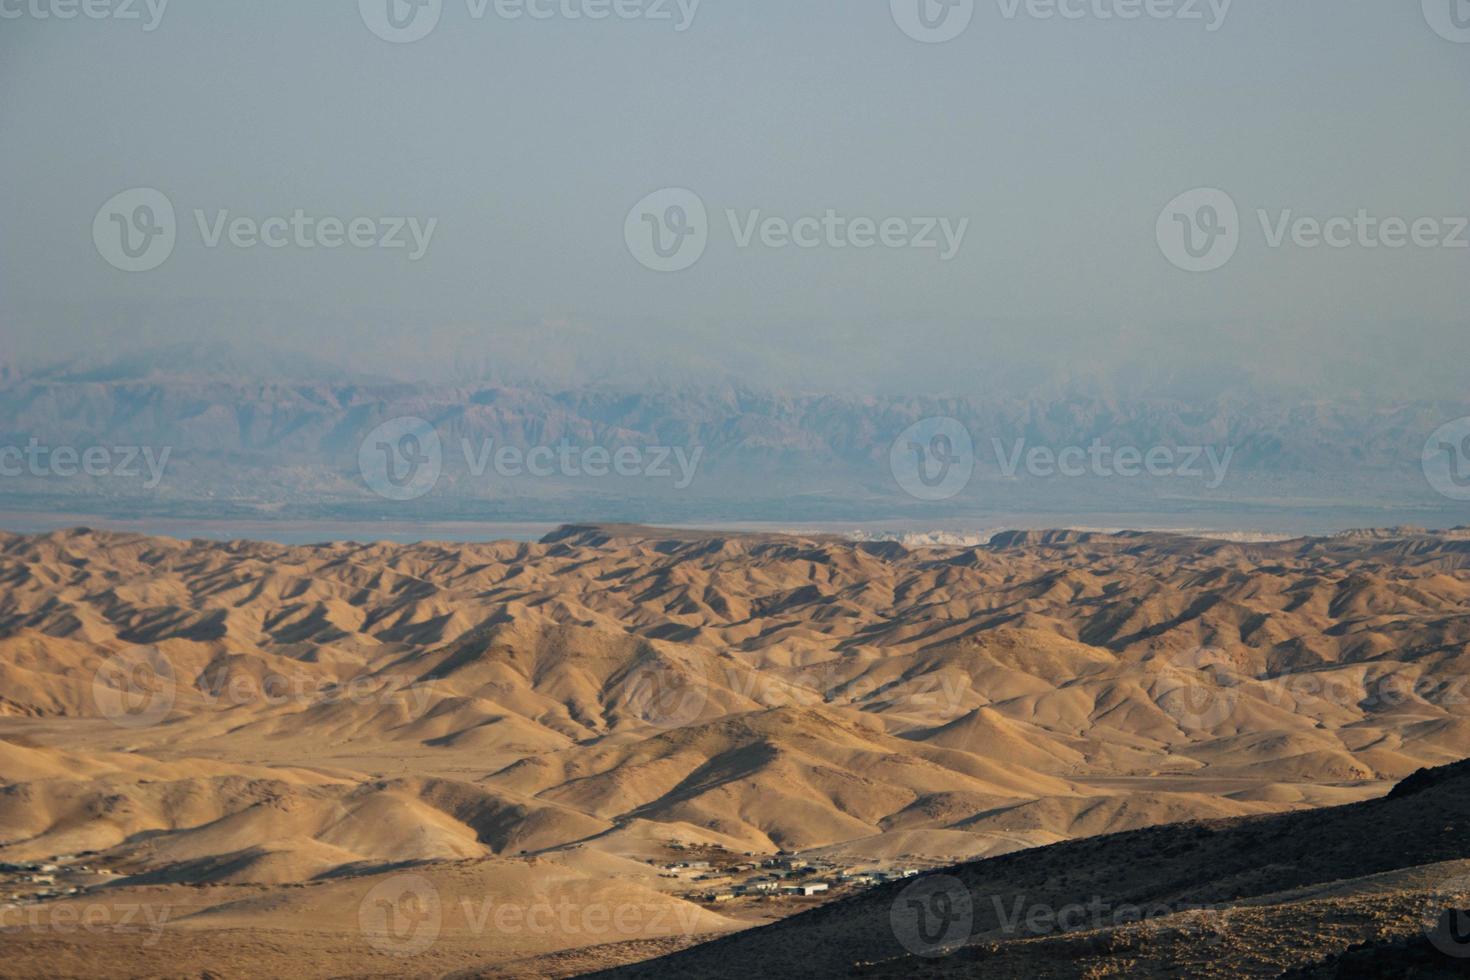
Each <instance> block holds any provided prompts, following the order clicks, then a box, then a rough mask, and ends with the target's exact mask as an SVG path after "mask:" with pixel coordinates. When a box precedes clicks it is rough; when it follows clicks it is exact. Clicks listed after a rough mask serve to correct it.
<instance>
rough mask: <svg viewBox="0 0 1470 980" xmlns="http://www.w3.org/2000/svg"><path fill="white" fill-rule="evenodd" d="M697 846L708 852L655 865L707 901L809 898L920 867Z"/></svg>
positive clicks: (863, 885) (892, 877)
mask: <svg viewBox="0 0 1470 980" xmlns="http://www.w3.org/2000/svg"><path fill="white" fill-rule="evenodd" d="M670 847H671V848H672V849H674V850H684V849H685V847H684V846H683V845H674V844H670ZM699 850H700V851H701V852H703V853H707V854H708V856H707V857H703V858H699V859H693V858H691V859H689V860H678V861H668V862H664V863H662V864H661V865H660V866H659V876H660V877H662V878H673V879H678V880H680V881H683V882H688V883H689V884H691V885H692V886H694V887H693V888H692V889H690V890H689V891H687V892H685V893H684V897H685V898H687V899H689V900H691V901H699V902H708V903H719V902H730V901H734V900H736V899H739V898H755V899H773V898H809V897H812V896H820V895H823V894H825V893H833V892H838V891H848V890H854V889H863V888H869V887H872V886H873V885H880V884H883V883H884V882H887V881H896V880H898V879H901V878H912V877H914V876H915V875H917V874H919V871H920V869H919V868H917V867H909V866H896V867H891V868H881V869H857V868H851V867H845V866H843V865H840V864H836V863H834V862H832V861H830V860H827V859H825V858H821V857H813V858H804V857H801V856H800V855H799V854H794V853H787V852H782V853H780V854H778V855H776V856H775V857H768V858H762V857H760V856H758V855H755V854H754V853H751V852H747V853H746V854H745V855H744V857H743V858H742V857H740V856H737V855H735V854H733V853H731V852H729V851H723V850H721V849H719V848H701V849H699ZM654 863H657V862H654Z"/></svg>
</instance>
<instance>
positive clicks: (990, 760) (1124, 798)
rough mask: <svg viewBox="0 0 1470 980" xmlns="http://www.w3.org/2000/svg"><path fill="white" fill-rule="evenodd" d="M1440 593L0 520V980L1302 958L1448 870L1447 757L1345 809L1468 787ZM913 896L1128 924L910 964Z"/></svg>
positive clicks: (903, 560)
mask: <svg viewBox="0 0 1470 980" xmlns="http://www.w3.org/2000/svg"><path fill="white" fill-rule="evenodd" d="M1467 566H1470V531H1451V532H1438V533H1431V532H1424V531H1417V530H1412V529H1404V530H1396V531H1374V532H1360V533H1354V534H1347V535H1341V536H1338V537H1334V538H1325V539H1300V540H1292V541H1282V542H1273V543H1261V544H1247V543H1239V542H1225V541H1207V540H1200V539H1189V538H1182V537H1172V536H1168V535H1159V534H1139V533H1124V534H1116V535H1102V534H1085V533H1078V532H1049V533H1035V532H1027V533H1020V532H1017V533H1010V534H1002V535H1000V536H998V537H996V538H995V539H994V540H992V541H991V542H990V543H989V544H988V545H982V546H977V547H929V548H914V549H908V548H905V547H903V546H901V545H898V544H895V543H890V542H862V543H858V542H850V541H845V540H841V539H838V538H825V537H797V536H781V535H723V534H716V533H696V532H672V531H660V530H655V529H647V528H636V527H612V526H601V527H594V526H583V527H577V526H571V527H566V528H563V529H562V530H560V531H558V532H556V533H554V534H552V535H550V536H548V537H547V538H546V539H545V540H543V541H541V542H539V543H516V542H507V543H496V544H484V545H473V544H453V545H451V544H419V545H404V546H400V545H387V544H345V543H344V544H331V545H321V546H313V547H287V546H281V545H271V544H259V543H248V542H233V543H229V544H219V543H211V542H203V541H195V542H181V541H175V540H169V539H162V538H147V537H140V536H132V535H123V534H116V533H109V532H102V531H89V530H75V531H68V532H58V533H54V534H47V535H39V536H17V535H0V909H3V916H4V919H3V921H0V951H3V954H4V956H3V965H0V973H3V974H5V975H14V976H93V975H97V973H98V964H99V963H105V964H106V968H107V969H106V972H107V973H108V974H109V975H178V976H199V975H205V974H208V975H213V976H247V975H248V976H261V975H275V976H342V975H446V974H456V975H465V976H482V975H503V976H525V975H544V976H564V975H576V974H580V973H585V972H590V971H593V970H596V969H600V968H605V967H615V966H619V965H621V964H628V963H634V962H637V961H645V960H651V959H652V958H654V957H658V956H660V955H662V954H667V953H671V952H675V951H677V950H679V949H682V948H683V947H687V946H691V945H694V944H695V943H698V942H703V941H706V940H710V939H718V938H719V937H721V936H724V935H725V934H728V933H734V932H737V931H740V932H741V935H739V936H730V937H728V938H726V939H725V940H723V941H722V943H721V944H718V945H715V946H711V947H709V948H708V949H698V950H693V951H690V952H688V953H685V954H682V955H684V956H686V957H690V959H688V960H680V959H675V960H672V961H670V963H669V964H668V965H665V964H663V963H662V962H661V961H657V960H654V961H653V962H652V963H651V964H650V965H648V966H647V967H645V968H643V969H647V970H650V971H654V973H655V974H656V975H668V976H676V975H720V974H726V973H728V974H731V975H733V974H734V973H735V972H739V973H740V974H741V975H742V976H750V975H755V973H754V972H752V971H754V970H755V969H756V964H758V963H767V964H769V968H768V969H767V971H766V975H789V974H788V973H787V972H785V971H787V970H794V971H798V972H804V973H806V974H807V975H833V974H835V975H846V973H847V971H849V970H850V969H851V968H852V967H853V965H854V964H869V966H868V967H866V969H867V970H869V971H873V973H874V975H886V974H885V971H892V975H895V976H897V975H915V974H916V973H918V974H919V975H922V973H921V972H919V971H922V970H925V969H927V970H931V971H934V972H937V973H944V972H946V971H958V972H962V973H963V972H966V971H970V972H983V973H984V974H985V975H996V976H1010V975H1014V976H1029V975H1058V976H1068V975H1074V974H1073V973H1069V972H1067V971H1068V970H1069V969H1070V967H1067V966H1065V965H1060V964H1066V963H1069V962H1072V961H1073V960H1078V961H1080V960H1085V959H1087V958H1088V957H1092V958H1094V959H1097V963H1095V964H1093V965H1094V966H1095V967H1096V970H1095V971H1094V973H1093V974H1092V975H1108V972H1109V971H1110V970H1111V971H1113V972H1115V973H1118V975H1124V974H1127V973H1130V972H1131V973H1133V974H1134V975H1139V974H1147V973H1148V972H1149V971H1155V970H1156V971H1159V972H1160V975H1168V974H1169V967H1168V963H1169V962H1173V961H1171V960H1170V957H1176V960H1177V956H1178V955H1179V953H1178V949H1177V948H1176V947H1175V946H1171V945H1170V944H1169V943H1168V942H1163V941H1162V940H1159V941H1156V940H1155V939H1153V938H1149V937H1150V936H1152V935H1153V933H1152V932H1149V933H1148V935H1146V936H1145V937H1144V938H1142V939H1140V938H1137V937H1136V936H1135V934H1134V932H1131V931H1129V930H1145V931H1147V930H1154V931H1155V932H1156V931H1158V929H1159V928H1160V927H1159V926H1158V923H1156V922H1154V921H1152V919H1153V918H1159V919H1160V921H1162V922H1165V923H1166V924H1167V928H1166V929H1164V931H1168V929H1172V928H1174V927H1175V926H1176V925H1177V924H1178V922H1179V921H1182V920H1174V919H1168V918H1165V917H1164V916H1165V913H1167V914H1168V915H1184V916H1188V917H1192V918H1191V921H1193V918H1198V917H1200V916H1204V917H1205V918H1206V919H1207V920H1208V921H1207V923H1206V924H1207V925H1208V926H1209V928H1210V929H1211V930H1212V932H1211V936H1212V937H1213V939H1212V943H1211V948H1213V949H1223V950H1227V951H1231V952H1230V953H1229V955H1231V956H1235V955H1236V953H1235V951H1237V950H1243V949H1246V948H1251V949H1256V950H1258V953H1253V954H1251V955H1252V956H1253V957H1254V958H1253V959H1252V958H1249V957H1246V958H1243V959H1241V960H1240V962H1241V963H1242V964H1244V966H1242V969H1248V971H1250V972H1251V974H1252V975H1276V974H1277V973H1279V972H1281V971H1282V970H1284V969H1287V968H1290V967H1310V966H1312V965H1313V964H1318V965H1319V966H1320V963H1319V961H1323V960H1325V958H1326V957H1327V956H1330V955H1333V954H1336V953H1342V952H1343V951H1345V950H1346V949H1347V947H1348V946H1350V945H1352V944H1354V943H1362V942H1380V941H1382V942H1390V941H1394V937H1395V936H1399V935H1400V934H1402V933H1404V931H1405V930H1406V929H1408V928H1410V927H1411V926H1412V925H1413V923H1414V922H1415V921H1417V919H1416V917H1417V916H1422V915H1423V914H1424V912H1425V909H1426V908H1428V907H1429V906H1430V905H1432V904H1433V902H1432V901H1431V899H1433V898H1434V897H1435V896H1437V895H1439V894H1440V893H1441V892H1442V891H1443V888H1442V883H1443V881H1444V880H1445V876H1446V872H1447V871H1454V870H1456V867H1457V866H1453V865H1449V864H1445V862H1453V861H1460V860H1467V859H1470V845H1467V844H1466V840H1467V838H1466V835H1465V829H1466V827H1467V826H1470V824H1467V823H1466V820H1467V819H1470V813H1467V810H1466V806H1467V804H1466V798H1467V793H1466V790H1465V779H1464V778H1463V776H1462V775H1459V774H1458V773H1459V771H1458V770H1449V771H1448V772H1449V773H1450V775H1449V776H1445V777H1444V778H1441V779H1437V780H1432V781H1431V782H1433V785H1427V786H1426V785H1422V783H1423V781H1424V779H1425V777H1415V778H1416V779H1419V780H1420V784H1415V783H1412V782H1411V783H1410V784H1409V785H1410V786H1411V787H1412V786H1416V785H1417V786H1418V789H1417V790H1415V791H1414V792H1412V793H1408V794H1405V793H1403V792H1402V791H1401V792H1400V793H1399V794H1397V796H1396V798H1395V799H1389V800H1383V799H1381V798H1383V797H1384V796H1385V795H1386V794H1388V793H1389V792H1390V790H1392V789H1393V788H1394V786H1395V785H1396V784H1399V783H1400V782H1401V781H1403V780H1405V779H1406V778H1408V777H1411V776H1412V775H1413V774H1414V773H1415V772H1416V771H1417V770H1420V769H1423V768H1428V767H1439V766H1445V765H1448V764H1451V763H1455V762H1458V761H1459V760H1461V759H1463V758H1464V757H1465V756H1467V755H1470V612H1467V609H1470V607H1467V599H1470V567H1467ZM1334 807H1335V808H1337V809H1321V808H1334ZM1161 824H1179V825H1180V826H1174V827H1169V828H1164V829H1156V830H1150V829H1147V828H1156V827H1158V825H1161ZM1436 828H1438V829H1436ZM1120 833H1127V834H1128V836H1125V837H1122V838H1117V837H1111V838H1106V839H1100V840H1097V839H1094V840H1081V839H1082V838H1098V837H1100V835H1115V834H1120ZM1047 845H1058V846H1056V847H1046V846H1047ZM1038 847H1043V848H1046V849H1045V850H1040V851H1036V850H1032V849H1035V848H1038ZM1020 851H1026V852H1027V853H1024V854H1018V853H1014V852H1020ZM1303 852H1305V853H1306V854H1307V856H1306V857H1303V856H1302V855H1303ZM991 858H995V859H997V860H994V861H988V860H981V859H991ZM975 861H980V863H978V864H974V863H972V864H967V865H965V866H964V867H962V868H960V869H958V870H956V871H952V872H949V871H947V872H942V873H940V874H938V875H936V874H928V873H926V872H930V871H934V870H935V869H940V868H945V867H947V866H950V865H954V864H957V863H961V862H975ZM1431 866H1433V867H1431ZM1463 870H1464V871H1465V872H1470V865H1466V866H1465V868H1464V869H1463ZM946 876H947V877H948V880H949V881H955V880H959V881H962V882H964V886H963V887H962V888H961V889H960V891H961V892H963V893H965V894H966V895H969V894H970V893H971V892H974V893H975V894H979V893H980V892H979V891H976V888H975V887H972V886H975V885H976V883H977V882H978V883H981V884H980V886H979V887H980V888H981V890H983V891H984V893H985V894H986V895H987V896H988V895H991V894H996V895H1005V896H1009V898H1008V899H1007V901H1010V899H1014V898H1015V897H1017V896H1020V897H1021V903H1020V904H1021V905H1022V906H1024V907H1025V908H1026V909H1029V908H1031V907H1032V906H1044V907H1045V908H1047V909H1050V910H1052V912H1053V913H1055V910H1056V909H1057V908H1058V907H1059V906H1060V907H1065V906H1066V904H1067V903H1072V902H1082V903H1086V902H1089V901H1091V900H1092V899H1093V898H1098V900H1099V901H1101V902H1102V903H1103V906H1104V907H1105V909H1107V910H1108V914H1109V915H1111V914H1112V910H1114V909H1116V907H1117V906H1118V905H1119V904H1120V903H1125V904H1126V903H1134V904H1144V903H1153V905H1155V906H1162V907H1163V910H1162V911H1160V912H1159V913H1158V914H1157V916H1151V917H1150V919H1151V921H1149V922H1146V923H1141V924H1128V925H1122V926H1119V925H1117V924H1116V923H1113V922H1107V923H1105V925H1106V926H1107V928H1105V929H1103V930H1102V931H1101V932H1096V931H1095V932H1093V933H1089V935H1088V936H1087V937H1085V938H1077V937H1075V936H1070V935H1069V936H1066V937H1061V938H1057V937H1055V936H1053V937H1052V938H1039V937H1041V936H1042V935H1050V934H1051V932H1052V931H1053V930H1051V929H1048V928H1042V926H1045V925H1046V923H1045V922H1043V923H1041V924H1040V925H1038V926H1037V927H1036V928H1034V929H1032V930H1031V934H1028V935H1026V936H1023V937H1021V938H1020V940H1019V941H1018V942H1014V943H1010V942H1004V943H1003V945H1004V948H1003V949H1002V948H1001V947H1000V946H995V948H994V949H992V946H994V945H995V942H997V941H1006V940H1012V939H1016V938H1017V937H1016V934H1015V932H1014V931H1012V932H1010V933H1007V934H1006V935H1004V936H1001V937H999V939H997V937H995V936H994V935H991V936H989V937H987V933H993V932H994V930H996V929H998V928H1003V926H1004V923H1001V924H999V925H998V924H997V922H996V921H992V920H993V919H995V917H996V909H998V908H1001V907H1002V906H1001V905H997V906H995V907H994V908H992V906H991V905H990V904H988V900H987V904H985V908H984V909H983V910H981V909H978V908H976V909H972V918H973V931H970V930H968V929H967V930H966V934H965V935H963V936H961V935H958V934H955V935H951V936H947V937H944V941H943V942H937V941H931V939H926V938H925V936H926V935H927V929H920V930H919V939H918V940H915V939H913V937H911V936H908V934H907V932H906V930H908V929H909V927H908V926H906V925H905V924H904V923H903V922H901V921H898V920H895V919H893V918H892V916H891V914H890V912H891V910H892V909H893V908H894V907H895V906H896V902H895V900H896V898H897V897H898V896H899V895H901V894H905V889H909V888H915V887H922V888H925V889H931V892H925V893H923V894H922V895H921V896H920V898H921V899H922V901H923V902H924V903H929V902H930V900H931V899H933V898H934V894H933V893H932V889H933V888H935V887H936V886H935V885H934V884H933V883H934V882H943V881H944V880H946ZM1451 877H1453V876H1451ZM926 883H928V884H926ZM819 886H826V887H825V888H822V887H819ZM1389 893H1392V894H1393V895H1395V896H1399V898H1394V899H1393V901H1392V902H1390V901H1388V900H1387V899H1383V900H1380V899H1381V896H1383V895H1387V894H1389ZM1282 895H1288V896H1289V897H1288V898H1282V897H1281V896H1282ZM1028 896H1029V897H1028ZM1400 898H1402V901H1400ZM970 900H971V901H972V902H973V898H971V899H970ZM1247 900H1249V901H1247ZM944 901H945V902H948V901H949V899H948V898H947V897H946V898H945V899H944ZM1028 903H1030V904H1028ZM1231 903H1242V908H1241V909H1240V910H1239V911H1238V912H1237V911H1230V912H1229V913H1226V912H1222V911H1221V910H1220V907H1219V906H1221V905H1222V904H1230V907H1231V909H1234V908H1235V906H1234V905H1233V904H1231ZM941 904H943V903H941ZM1013 904H1014V903H1012V904H1011V905H1005V908H1008V909H1009V908H1011V907H1012V905H1013ZM1186 906H1187V908H1186ZM1202 906H1208V907H1207V908H1202ZM905 907H906V906H905ZM924 907H928V905H925V906H924ZM936 908H938V906H936ZM944 908H945V909H946V910H948V911H946V913H945V915H946V916H948V915H949V912H952V911H953V910H954V909H953V903H949V904H948V905H945V906H944ZM1098 914H1100V913H1098ZM986 916H990V918H986ZM1292 917H1295V919H1293V918H1292ZM1095 919H1096V914H1093V915H1092V918H1088V919H1086V920H1085V921H1079V922H1077V923H1072V925H1074V926H1080V925H1096V924H1097V923H1096V922H1095V921H1094V920H1095ZM776 920H784V921H781V922H780V923H779V924H777V925H773V926H771V927H770V928H769V929H764V930H763V929H755V930H752V929H751V927H752V926H761V925H766V924H767V923H772V922H775V921H776ZM951 920H952V921H954V922H959V921H961V920H960V919H959V918H954V917H952V916H950V917H948V918H946V919H945V921H951ZM1287 920H1292V921H1287ZM1293 923H1294V924H1293ZM915 928H918V927H915ZM744 930H749V931H744ZM792 930H795V931H792ZM814 930H815V931H814ZM1293 930H1296V931H1293ZM1072 931H1075V930H1072ZM1268 933H1269V934H1270V935H1273V936H1278V937H1280V936H1296V935H1298V934H1306V933H1310V934H1311V935H1312V936H1313V937H1314V938H1313V940H1312V941H1310V942H1307V941H1297V940H1289V941H1288V940H1280V941H1273V942H1266V941H1264V940H1263V941H1260V942H1256V941H1254V940H1253V939H1252V936H1255V935H1257V934H1259V935H1260V936H1265V935H1267V934H1268ZM1139 935H1143V934H1142V933H1140V934H1139ZM972 936H973V937H977V938H976V942H974V943H971V942H970V939H971V938H972ZM798 937H800V938H798ZM1099 937H1101V938H1099ZM1130 937H1132V938H1130ZM931 938H932V937H931ZM808 939H810V941H811V942H810V945H808V943H807V940H808ZM773 941H774V944H773ZM1170 942H1173V941H1172V940H1171V941H1170ZM915 943H917V944H918V946H919V948H918V949H917V950H916V949H915V948H913V947H914V944H915ZM1068 943H1083V944H1084V945H1085V946H1086V950H1087V951H1088V952H1087V953H1086V956H1081V954H1078V953H1077V949H1081V948H1082V947H1077V949H1072V948H1071V947H1068V946H1067V945H1066V944H1068ZM1128 943H1134V945H1128ZM987 944H989V945H987ZM1059 944H1060V945H1059ZM1088 944H1090V945H1088ZM1099 944H1101V945H1099ZM1119 944H1122V945H1119ZM1176 945H1177V944H1176ZM1196 945H1197V944H1196ZM940 947H943V948H942V949H941V948H940ZM953 947H964V948H963V949H961V950H960V951H959V952H957V953H953V954H952V955H950V956H948V957H945V958H937V957H933V956H932V955H931V954H934V953H938V952H947V951H949V950H950V949H951V948H953ZM1180 948H1182V947H1180ZM819 949H820V950H825V951H826V952H825V953H822V954H820V955H819V954H818V952H816V950H819ZM803 950H806V952H805V953H803V952H802V951H803ZM1171 950H1173V952H1171ZM1196 952H1198V953H1199V957H1198V959H1199V962H1200V963H1203V962H1204V959H1205V953H1206V952H1208V951H1207V950H1204V951H1202V950H1201V949H1197V950H1196ZM1125 953H1126V955H1124V954H1125ZM1191 955H1194V954H1191ZM1242 955H1243V954H1242ZM1360 955H1367V954H1360ZM782 957H785V958H784V959H783V958H782ZM901 957H917V961H918V964H919V965H918V966H917V967H916V966H915V964H914V963H913V962H907V961H905V960H903V959H901ZM1079 958H1080V959H1079ZM977 960H979V961H983V965H982V963H981V962H977ZM1189 962H1191V963H1194V962H1195V961H1194V960H1190V961H1189ZM1130 964H1131V965H1130ZM1321 968H1322V969H1327V967H1321ZM1200 969H1201V970H1202V971H1203V970H1204V967H1203V966H1201V967H1200ZM1048 970H1051V971H1053V972H1052V973H1050V974H1048V973H1047V971H1048ZM1076 975H1080V974H1076ZM1221 975H1237V974H1226V973H1222V974H1221ZM1314 975H1317V974H1314ZM1320 975H1330V974H1320Z"/></svg>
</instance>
